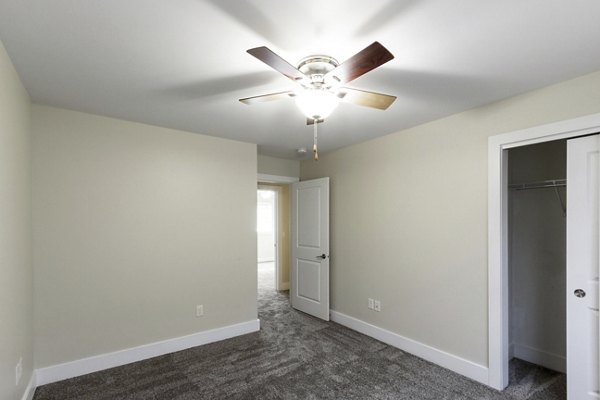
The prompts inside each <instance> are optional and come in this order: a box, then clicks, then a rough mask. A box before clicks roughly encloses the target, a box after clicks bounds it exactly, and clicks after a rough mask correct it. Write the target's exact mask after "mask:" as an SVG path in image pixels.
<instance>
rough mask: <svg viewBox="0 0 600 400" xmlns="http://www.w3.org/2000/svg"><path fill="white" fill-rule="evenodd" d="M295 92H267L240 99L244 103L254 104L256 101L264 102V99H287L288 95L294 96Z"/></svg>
mask: <svg viewBox="0 0 600 400" xmlns="http://www.w3.org/2000/svg"><path fill="white" fill-rule="evenodd" d="M294 96H295V93H294V92H291V91H288V92H278V93H269V94H263V95H260V96H252V97H246V98H244V99H240V101H241V102H242V103H244V104H248V105H251V104H256V103H264V102H266V101H273V100H282V99H287V98H290V97H294Z"/></svg>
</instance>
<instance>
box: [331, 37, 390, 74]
mask: <svg viewBox="0 0 600 400" xmlns="http://www.w3.org/2000/svg"><path fill="white" fill-rule="evenodd" d="M393 58H394V55H393V54H392V53H390V52H389V51H388V49H386V48H385V47H383V46H382V45H381V44H380V43H379V42H373V44H371V45H370V46H367V47H365V48H364V49H363V50H361V51H359V52H358V53H356V54H355V55H353V56H352V57H350V58H349V59H348V60H346V61H344V62H343V63H342V64H340V65H338V66H337V67H336V68H335V69H334V70H333V71H330V72H328V73H327V75H325V79H326V80H327V79H335V80H337V81H339V82H340V83H342V84H344V83H348V82H350V81H352V80H354V79H356V78H358V77H359V76H361V75H364V74H366V73H367V72H369V71H371V70H373V69H375V68H377V67H379V66H381V65H383V64H385V63H386V62H388V61H390V60H392V59H393Z"/></svg>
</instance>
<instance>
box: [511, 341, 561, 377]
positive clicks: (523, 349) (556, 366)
mask: <svg viewBox="0 0 600 400" xmlns="http://www.w3.org/2000/svg"><path fill="white" fill-rule="evenodd" d="M513 356H514V357H516V358H519V359H521V360H525V361H529V362H530V363H533V364H536V365H541V366H542V367H546V368H548V369H551V370H554V371H558V372H562V373H567V359H566V357H564V356H561V355H558V354H554V353H549V352H547V351H543V350H540V349H536V348H533V347H529V346H525V345H523V344H518V343H515V344H514V351H513Z"/></svg>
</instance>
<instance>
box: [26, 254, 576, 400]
mask: <svg viewBox="0 0 600 400" xmlns="http://www.w3.org/2000/svg"><path fill="white" fill-rule="evenodd" d="M272 268H273V267H272V264H261V265H260V267H259V318H260V320H261V324H262V327H261V331H260V332H257V333H253V334H249V335H245V336H240V337H237V338H234V339H229V340H225V341H222V342H218V343H213V344H209V345H205V346H200V347H196V348H193V349H189V350H184V351H180V352H177V353H173V354H168V355H165V356H161V357H156V358H153V359H150V360H146V361H140V362H137V363H133V364H129V365H125V366H122V367H117V368H112V369H110V370H106V371H101V372H97V373H93V374H89V375H85V376H81V377H78V378H73V379H69V380H66V381H62V382H57V383H53V384H49V385H45V386H41V387H39V388H37V390H36V393H35V397H34V400H48V399H56V400H58V399H60V400H69V399H86V400H87V399H89V400H100V399H106V400H108V399H179V400H185V399H407V400H408V399H414V400H417V399H418V400H425V399H431V400H442V399H447V400H450V399H490V400H499V399H511V400H517V399H518V400H523V399H530V400H542V399H543V400H559V399H566V395H565V390H566V389H565V388H566V383H565V376H564V375H563V374H559V373H556V372H552V371H549V370H547V369H544V368H540V367H537V366H534V365H532V364H529V363H526V362H524V361H520V360H513V361H512V362H511V385H510V386H509V388H507V389H506V390H505V391H504V392H502V393H500V392H497V391H494V390H492V389H489V388H487V387H486V386H484V385H481V384H478V383H476V382H473V381H471V380H469V379H467V378H464V377H462V376H460V375H457V374H455V373H453V372H450V371H448V370H446V369H444V368H441V367H438V366H436V365H433V364H431V363H428V362H427V361H424V360H422V359H420V358H417V357H414V356H412V355H410V354H407V353H404V352H402V351H400V350H398V349H396V348H393V347H390V346H387V345H385V344H383V343H381V342H378V341H376V340H374V339H371V338H369V337H367V336H364V335H361V334H359V333H356V332H354V331H352V330H349V329H346V328H344V327H342V326H340V325H338V324H335V323H331V322H324V321H321V320H318V319H316V318H313V317H310V316H308V315H305V314H303V313H300V312H298V311H295V310H293V309H291V308H290V307H289V304H288V294H287V292H281V293H277V292H275V290H274V289H273V269H272Z"/></svg>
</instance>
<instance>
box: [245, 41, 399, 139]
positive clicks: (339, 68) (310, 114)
mask: <svg viewBox="0 0 600 400" xmlns="http://www.w3.org/2000/svg"><path fill="white" fill-rule="evenodd" d="M247 52H248V53H249V54H250V55H252V56H254V57H256V58H258V59H259V60H260V61H262V62H264V63H265V64H267V65H268V66H270V67H271V68H273V69H275V70H276V71H279V72H280V73H282V74H283V75H285V76H286V77H287V78H289V79H291V80H292V81H294V82H295V83H296V84H298V88H297V89H296V90H290V91H285V92H278V93H270V94H265V95H260V96H253V97H246V98H243V99H240V101H241V102H242V103H244V104H255V103H260V102H265V101H272V100H280V99H286V98H295V100H296V104H297V105H298V107H299V108H300V110H301V111H302V112H303V114H304V115H306V117H307V124H309V125H310V124H314V123H315V122H316V123H319V122H323V121H324V119H325V118H327V117H328V116H329V115H330V114H331V112H332V111H333V110H334V109H335V108H336V107H337V105H338V103H339V102H340V101H342V102H345V103H351V104H356V105H359V106H365V107H371V108H377V109H380V110H385V109H387V108H388V107H389V106H390V105H391V104H392V103H393V102H394V100H396V96H390V95H387V94H382V93H375V92H368V91H365V90H358V89H352V88H349V87H345V86H343V85H345V84H347V83H349V82H351V81H353V80H354V79H356V78H358V77H359V76H361V75H364V74H366V73H367V72H369V71H371V70H373V69H375V68H377V67H379V66H381V65H383V64H385V63H386V62H388V61H390V60H392V59H393V58H394V56H393V55H392V53H390V52H389V51H388V50H387V49H386V48H385V47H383V46H382V45H381V44H380V43H379V42H373V44H371V45H370V46H367V47H366V48H364V49H363V50H361V51H360V52H358V53H356V54H355V55H354V56H352V57H350V58H349V59H348V60H346V61H345V62H343V63H341V64H340V63H338V62H337V60H336V59H335V58H333V57H330V56H326V55H312V56H308V57H305V58H303V59H302V60H300V62H299V63H298V66H297V67H294V66H293V65H291V64H290V63H288V62H287V61H285V60H284V59H283V58H281V57H280V56H278V55H277V54H275V53H274V52H273V51H271V50H270V49H269V48H267V47H264V46H262V47H256V48H253V49H250V50H248V51H247ZM315 147H316V146H315Z"/></svg>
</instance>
